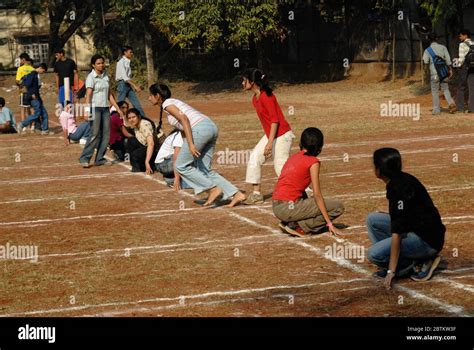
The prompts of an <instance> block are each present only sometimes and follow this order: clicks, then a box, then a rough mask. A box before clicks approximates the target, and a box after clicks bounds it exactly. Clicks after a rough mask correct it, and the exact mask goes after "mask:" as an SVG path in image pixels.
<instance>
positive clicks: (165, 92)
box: [149, 83, 171, 133]
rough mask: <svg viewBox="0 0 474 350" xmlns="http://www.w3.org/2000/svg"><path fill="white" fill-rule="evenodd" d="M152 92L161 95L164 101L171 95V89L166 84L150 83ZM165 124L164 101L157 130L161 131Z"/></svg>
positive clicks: (154, 94)
mask: <svg viewBox="0 0 474 350" xmlns="http://www.w3.org/2000/svg"><path fill="white" fill-rule="evenodd" d="M149 91H150V94H151V95H153V96H156V95H160V97H161V99H162V101H163V102H165V100H167V99H168V98H170V97H171V90H170V88H169V87H168V86H167V85H165V84H157V83H155V84H153V85H150V88H149ZM162 125H163V103H162V104H161V106H160V121H159V123H158V129H157V130H156V132H157V133H159V132H160V131H161V126H162Z"/></svg>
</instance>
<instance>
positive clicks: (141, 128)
mask: <svg viewBox="0 0 474 350" xmlns="http://www.w3.org/2000/svg"><path fill="white" fill-rule="evenodd" d="M127 120H128V124H129V125H130V126H131V127H132V128H133V130H134V131H135V137H133V138H130V139H129V140H128V143H127V148H128V153H129V154H130V164H131V166H132V172H145V173H146V174H147V175H151V174H153V171H154V170H156V168H155V164H154V160H155V158H156V155H157V153H158V139H157V135H156V132H155V125H154V123H153V122H152V121H150V120H146V119H144V118H143V116H142V115H141V114H140V112H139V111H138V109H136V108H130V109H129V110H128V112H127Z"/></svg>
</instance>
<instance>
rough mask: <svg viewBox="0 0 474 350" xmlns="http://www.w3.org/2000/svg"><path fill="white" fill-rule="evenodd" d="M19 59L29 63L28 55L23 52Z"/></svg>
mask: <svg viewBox="0 0 474 350" xmlns="http://www.w3.org/2000/svg"><path fill="white" fill-rule="evenodd" d="M20 59H22V60H25V61H31V58H30V55H28V54H27V53H26V52H23V53H22V54H21V55H20Z"/></svg>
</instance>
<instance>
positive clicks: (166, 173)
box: [155, 129, 192, 191]
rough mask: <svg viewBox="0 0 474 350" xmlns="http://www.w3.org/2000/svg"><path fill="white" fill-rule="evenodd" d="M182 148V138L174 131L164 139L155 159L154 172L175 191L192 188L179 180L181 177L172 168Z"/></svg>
mask: <svg viewBox="0 0 474 350" xmlns="http://www.w3.org/2000/svg"><path fill="white" fill-rule="evenodd" d="M182 147H183V136H182V135H181V131H180V130H179V129H174V130H172V131H171V132H170V133H169V135H168V136H167V137H166V139H165V141H164V142H163V144H162V145H161V147H160V150H159V151H158V154H157V155H156V159H155V165H156V170H158V172H159V173H161V174H162V175H163V179H164V180H165V182H166V183H167V184H168V186H170V187H173V188H174V189H175V190H177V191H179V190H181V189H190V188H192V187H190V186H189V185H188V184H187V183H186V182H185V181H183V179H181V175H179V173H178V171H177V170H176V168H175V166H174V164H176V159H177V158H178V154H179V152H180V151H181V148H182Z"/></svg>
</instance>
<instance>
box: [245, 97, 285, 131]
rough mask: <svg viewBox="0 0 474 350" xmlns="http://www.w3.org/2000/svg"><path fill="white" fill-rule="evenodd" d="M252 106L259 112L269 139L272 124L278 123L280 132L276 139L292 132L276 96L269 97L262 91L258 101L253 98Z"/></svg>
mask: <svg viewBox="0 0 474 350" xmlns="http://www.w3.org/2000/svg"><path fill="white" fill-rule="evenodd" d="M252 104H253V106H254V107H255V109H256V110H257V115H258V118H259V119H260V123H262V127H263V130H264V131H265V135H267V137H269V135H270V129H271V126H272V123H278V131H277V134H276V136H275V137H280V136H281V135H283V134H286V133H287V132H288V131H290V130H291V127H290V124H288V122H287V121H286V119H285V116H284V115H283V112H282V111H281V108H280V105H279V104H278V101H277V99H276V97H275V95H274V94H272V95H271V96H268V95H267V93H266V92H265V91H262V92H261V93H260V96H259V98H258V99H257V97H256V96H255V95H254V96H253V99H252Z"/></svg>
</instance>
